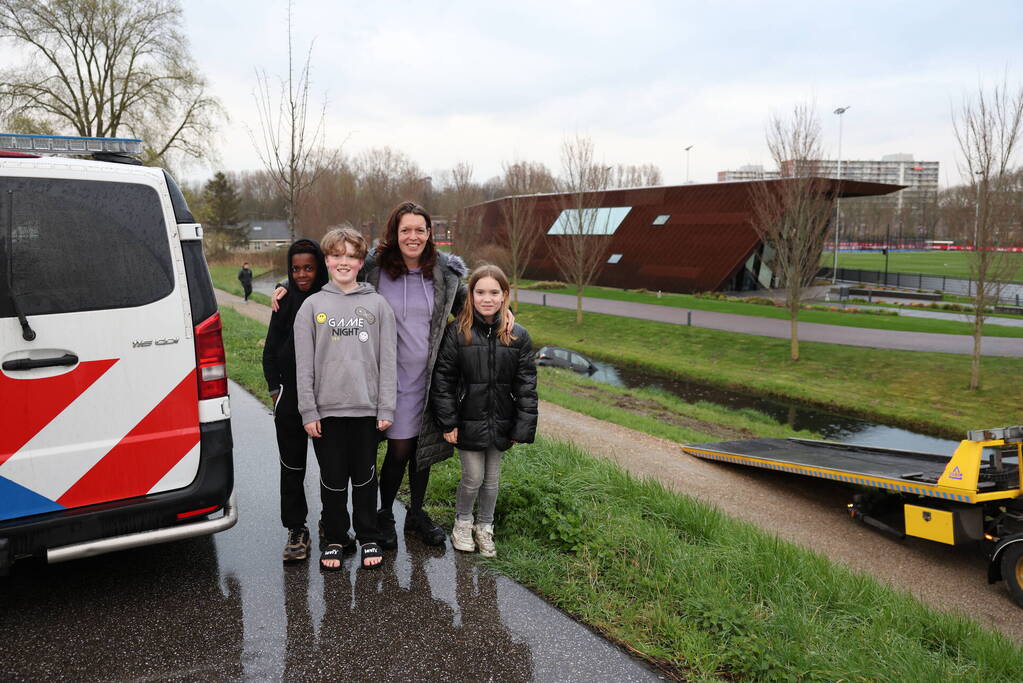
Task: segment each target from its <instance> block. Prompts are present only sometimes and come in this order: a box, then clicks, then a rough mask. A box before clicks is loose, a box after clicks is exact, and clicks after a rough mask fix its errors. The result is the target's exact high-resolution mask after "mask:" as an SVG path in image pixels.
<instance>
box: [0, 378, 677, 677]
mask: <svg viewBox="0 0 1023 683" xmlns="http://www.w3.org/2000/svg"><path fill="white" fill-rule="evenodd" d="M231 404H232V411H233V417H232V421H233V431H234V439H235V476H236V493H237V499H238V506H239V514H240V519H239V522H238V524H237V526H235V527H234V528H233V529H231V530H229V531H226V532H223V533H221V534H218V535H216V536H214V537H207V538H201V539H191V540H187V541H180V542H176V543H169V544H164V545H159V546H151V547H148V548H141V549H136V550H130V551H125V552H121V553H116V554H111V555H104V556H100V557H96V558H90V559H86V560H78V561H73V562H68V563H64V564H57V565H45V564H42V563H37V564H24V563H19V564H18V565H16V566H15V567H14V570H13V572H12V574H11V576H10V577H9V578H8V579H0V606H2V607H0V633H2V636H0V680H3V681H10V680H76V681H91V680H103V681H109V680H154V679H156V680H203V681H208V680H235V679H246V680H253V679H254V680H279V679H286V680H326V679H334V680H387V681H392V680H393V681H406V680H407V681H412V680H417V681H418V680H431V681H434V680H436V681H455V680H457V681H466V680H501V681H520V680H537V681H554V680H559V681H560V680H615V681H640V680H657V678H658V676H657V674H656V673H655V672H653V671H652V670H651V669H649V668H648V667H647V666H646V665H645V664H643V663H641V662H639V661H638V660H635V659H634V658H632V657H630V656H629V655H627V654H625V653H624V652H622V651H621V650H619V649H618V648H617V647H615V646H613V645H611V644H609V643H608V642H607V641H605V640H603V639H602V638H600V637H598V636H596V635H594V634H593V633H592V632H590V631H589V630H588V629H587V628H585V627H583V626H581V625H579V624H577V623H576V622H574V621H573V620H571V619H570V618H568V617H567V616H565V615H564V614H563V613H561V612H560V611H558V610H557V609H555V608H553V607H551V606H549V605H547V604H546V603H544V602H543V601H542V600H540V599H539V598H537V597H536V596H535V595H533V594H532V593H530V592H529V591H527V590H525V589H524V588H522V587H521V586H518V585H517V584H515V583H513V582H512V581H509V580H508V579H505V578H503V577H500V576H495V575H493V574H492V573H490V572H488V571H486V570H485V569H483V568H481V567H480V566H479V565H478V564H477V563H476V562H474V561H473V559H472V558H471V557H468V556H465V555H462V554H461V553H456V552H455V551H454V550H453V549H451V547H450V542H448V544H447V546H446V547H445V548H430V547H427V546H425V545H423V544H421V543H418V542H417V541H415V540H409V541H408V543H407V544H406V543H405V540H404V539H403V538H402V537H401V535H400V534H399V547H398V550H397V551H396V552H389V553H387V555H386V562H385V566H384V568H382V569H381V570H378V571H361V570H358V569H357V568H356V565H357V563H356V562H355V561H354V559H346V560H345V564H344V568H343V570H342V571H340V572H335V573H329V574H321V573H320V571H319V570H318V568H317V565H316V563H315V560H314V561H312V562H310V563H308V564H306V563H303V564H299V565H297V566H288V567H284V566H282V563H281V561H280V553H281V549H282V547H283V543H284V536H285V534H284V531H283V529H281V528H280V521H279V520H280V518H279V503H278V488H277V487H278V465H277V452H276V442H275V440H274V431H273V424H272V419H271V417H270V415H269V413H268V411H267V410H266V408H264V407H263V406H262V404H260V403H259V402H258V401H256V400H255V399H254V398H253V397H252V396H251V395H249V394H248V393H246V392H245V391H244V390H243V389H242V388H241V387H239V386H238V385H236V384H233V383H232V385H231ZM309 462H310V464H311V467H310V470H309V472H308V473H307V478H306V492H307V497H308V500H309V502H310V509H311V511H310V519H311V520H315V519H316V515H317V514H318V512H319V495H318V491H317V488H316V487H315V486H314V483H315V482H316V481H317V476H318V473H317V472H316V466H315V458H314V457H313V455H312V449H310V451H309ZM395 513H396V516H398V524H399V527H398V528H399V531H400V529H401V526H400V525H401V519H402V517H401V516H402V515H403V508H401V506H400V505H396V507H395ZM314 528H315V527H314Z"/></svg>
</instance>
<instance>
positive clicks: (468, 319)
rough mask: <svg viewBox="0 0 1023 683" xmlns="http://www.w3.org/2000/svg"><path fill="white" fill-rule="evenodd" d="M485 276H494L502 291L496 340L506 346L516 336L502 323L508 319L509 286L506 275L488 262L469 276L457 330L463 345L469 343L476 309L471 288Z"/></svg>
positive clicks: (474, 287)
mask: <svg viewBox="0 0 1023 683" xmlns="http://www.w3.org/2000/svg"><path fill="white" fill-rule="evenodd" d="M485 277H492V278H494V280H496V281H497V284H498V285H499V286H500V287H501V291H502V292H504V301H502V302H501V310H500V311H498V313H497V320H498V331H497V340H498V341H499V342H501V344H503V345H504V346H508V345H509V344H510V343H511V342H512V340H513V339H515V338H516V337H515V335H513V334H512V333H511V332H509V331H508V330H507V329H506V325H505V324H504V321H505V320H507V319H508V300H509V298H511V297H510V295H511V287H510V286H509V284H508V277H507V276H506V275H505V274H504V271H503V270H501V269H500V268H498V267H497V266H492V265H489V264H488V265H483V266H480V267H479V268H477V269H476V270H474V271H472V274H471V275H470V276H469V293H468V296H466V297H465V305H464V306H462V312H461V313H459V314H458V330H459V331H460V332H461V333H462V338H463V339H465V345H466V346H468V345H469V344H471V343H472V322H473V318H474V314H475V310H476V308H475V306H473V290H474V289H476V283H477V282H479V281H480V280H482V279H483V278H485Z"/></svg>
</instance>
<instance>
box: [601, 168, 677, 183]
mask: <svg viewBox="0 0 1023 683" xmlns="http://www.w3.org/2000/svg"><path fill="white" fill-rule="evenodd" d="M663 182H664V180H663V179H662V177H661V169H660V168H658V167H657V166H656V165H655V164H640V165H639V166H635V165H631V164H630V165H625V164H618V165H617V166H615V167H614V168H612V169H611V179H610V181H609V187H653V186H655V185H660V184H661V183H663Z"/></svg>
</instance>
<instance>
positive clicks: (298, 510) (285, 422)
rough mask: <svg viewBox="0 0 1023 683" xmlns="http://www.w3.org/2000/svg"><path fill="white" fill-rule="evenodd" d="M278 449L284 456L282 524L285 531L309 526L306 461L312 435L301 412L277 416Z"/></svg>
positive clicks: (275, 425) (275, 422) (282, 459)
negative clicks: (303, 422) (304, 425)
mask: <svg viewBox="0 0 1023 683" xmlns="http://www.w3.org/2000/svg"><path fill="white" fill-rule="evenodd" d="M274 427H276V428H277V450H278V451H279V452H280V454H281V524H283V525H284V528H286V529H297V528H299V527H303V526H305V525H306V516H307V515H308V514H309V507H308V506H307V505H306V501H305V459H306V451H307V450H308V448H309V435H308V434H306V433H305V427H303V426H302V417H301V416H300V415H299V414H298V413H293V414H290V415H289V414H286V413H285V414H281V413H278V414H276V415H274Z"/></svg>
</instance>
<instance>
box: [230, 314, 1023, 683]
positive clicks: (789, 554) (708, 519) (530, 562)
mask: <svg viewBox="0 0 1023 683" xmlns="http://www.w3.org/2000/svg"><path fill="white" fill-rule="evenodd" d="M221 314H222V315H223V318H224V339H225V343H226V346H227V352H228V368H229V372H230V375H231V377H232V378H233V379H235V380H236V381H238V382H240V383H242V384H243V385H244V386H246V387H247V388H249V389H250V390H251V391H253V392H254V393H255V394H256V395H257V396H260V397H262V398H264V400H265V393H266V392H265V387H264V386H263V381H262V377H261V374H260V367H259V358H260V355H261V352H262V350H261V346H260V341H261V340H262V339H263V335H264V334H265V329H264V327H263V326H262V325H260V324H259V323H257V322H255V321H253V320H250V319H248V318H246V317H244V316H242V315H240V314H238V313H236V312H235V311H233V310H229V309H225V310H223V311H222V312H221ZM557 375H558V373H547V372H545V373H544V374H543V376H542V382H543V384H544V385H547V384H548V383H549V384H551V385H552V387H553V386H556V385H562V384H564V383H563V382H560V381H559V378H558V376H557ZM552 377H554V380H551V378H552ZM565 378H566V380H565V381H566V382H567V383H572V382H573V381H574V378H571V377H569V376H565ZM544 391H548V390H547V389H546V388H545V389H544ZM630 396H631V397H632V398H633V399H635V400H652V401H655V402H657V401H658V399H659V398H661V397H657V396H651V395H649V394H643V393H632V394H630ZM548 397H549V396H548ZM598 403H599V401H598ZM734 417H735V416H733V418H734ZM753 417H754V416H750V415H747V416H741V415H740V416H739V418H740V424H741V425H745V426H746V427H748V426H749V423H750V422H754V421H755V420H752V419H751V418H753ZM744 418H745V419H744ZM713 419H717V417H714V418H713ZM769 427H770V426H769V425H766V424H765V425H764V428H765V429H766V428H769ZM740 428H741V426H740ZM774 428H775V429H782V428H780V427H777V426H775V427H774ZM696 433H699V434H701V435H702V434H703V432H701V431H697V432H696ZM458 476H459V472H458V466H457V463H456V462H455V460H454V459H452V460H448V461H446V462H444V463H441V464H440V465H438V466H436V467H434V470H433V476H432V477H431V481H430V493H429V496H430V498H429V503H430V507H431V512H432V513H434V514H435V516H436V518H438V519H439V520H442V521H443V522H445V523H447V524H448V525H450V523H451V515H452V513H451V510H452V507H453V500H454V494H455V488H456V486H457V482H458ZM497 525H498V528H499V529H500V530H501V535H500V542H501V555H500V557H499V558H498V559H497V560H496V561H492V562H491V564H492V566H494V567H496V568H497V569H499V570H500V571H502V572H504V573H505V574H507V575H509V576H511V577H512V578H514V579H516V580H518V581H520V582H522V583H524V584H526V585H528V586H530V587H531V588H532V589H533V590H535V591H537V592H538V593H540V594H541V595H543V596H544V597H545V598H546V599H547V600H549V601H551V602H552V603H554V604H556V605H558V606H559V607H561V608H562V609H564V610H566V611H567V612H569V613H570V614H572V615H574V616H576V617H577V618H579V619H581V620H583V621H584V622H586V623H588V624H590V625H591V626H593V627H594V628H596V629H598V630H599V631H601V632H602V633H604V634H605V635H607V636H608V637H609V638H611V639H613V640H615V641H618V642H620V643H622V644H624V645H625V646H626V647H627V648H629V649H630V650H632V651H634V652H637V653H639V654H640V655H641V656H643V657H645V658H647V659H649V660H650V661H652V662H655V663H656V664H658V665H659V666H660V667H662V668H663V669H664V670H665V671H666V672H668V673H670V674H671V675H672V676H674V677H676V678H679V679H683V680H712V679H714V680H717V679H721V678H725V679H728V680H794V679H798V680H839V679H844V680H881V679H886V680H943V679H949V678H966V679H970V680H985V681H1001V680H1013V679H1014V678H1015V677H1016V676H1017V674H1018V672H1019V671H1020V670H1023V652H1021V651H1020V650H1019V649H1018V648H1017V647H1015V646H1014V645H1013V644H1011V643H1009V642H1008V641H1007V640H1006V639H1005V638H1004V637H1003V636H1001V635H998V634H995V633H992V632H990V631H987V630H984V629H983V628H982V627H980V626H978V625H977V624H975V623H974V622H971V621H969V620H968V619H966V618H964V617H959V616H952V615H946V614H939V613H936V612H934V611H932V610H930V609H928V608H926V607H924V606H923V605H921V604H920V603H919V602H917V601H916V600H914V599H913V598H912V597H910V596H909V595H907V594H905V593H900V592H898V591H893V590H891V589H889V588H885V587H883V586H881V585H880V584H878V583H877V582H876V581H875V580H873V579H871V578H869V577H866V576H863V575H858V574H854V573H852V572H850V571H849V570H847V569H845V568H843V567H840V566H838V565H835V564H833V563H831V562H829V561H827V560H825V559H823V558H821V557H819V556H817V555H814V554H812V553H810V552H808V551H806V550H803V549H800V548H797V547H795V546H793V545H791V544H788V543H785V542H783V541H780V540H778V539H777V538H776V537H773V536H771V535H769V534H766V533H764V532H762V531H760V530H759V529H757V528H756V527H753V526H751V525H749V524H746V523H743V522H738V521H735V520H732V519H730V518H728V517H726V516H724V515H722V514H721V513H719V512H717V511H716V510H714V509H713V508H711V507H709V506H707V505H705V504H702V503H699V502H697V501H694V500H692V499H690V498H688V497H686V496H682V495H679V494H675V493H672V492H669V491H667V490H665V489H664V488H663V487H661V486H660V485H658V484H656V483H653V482H649V481H646V482H640V481H637V480H636V479H634V478H633V477H631V476H629V475H627V474H626V473H624V472H623V471H622V470H621V469H619V468H618V467H617V466H615V465H613V464H611V463H608V462H605V461H602V460H598V459H595V458H592V457H590V456H588V455H585V454H583V453H580V452H579V451H577V450H575V449H573V448H572V447H570V446H567V445H565V444H558V443H551V442H547V441H543V440H541V441H539V442H538V443H536V444H533V445H529V446H519V447H516V451H515V453H514V455H513V456H512V457H509V458H508V459H507V460H506V462H505V465H504V467H503V473H502V485H501V496H500V498H499V500H498V510H497Z"/></svg>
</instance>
